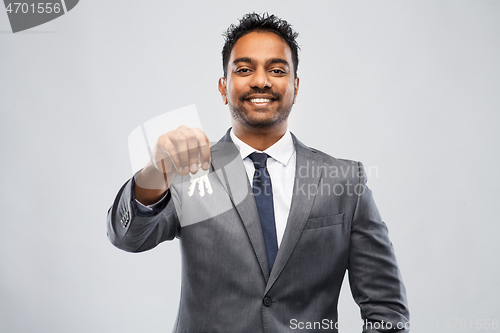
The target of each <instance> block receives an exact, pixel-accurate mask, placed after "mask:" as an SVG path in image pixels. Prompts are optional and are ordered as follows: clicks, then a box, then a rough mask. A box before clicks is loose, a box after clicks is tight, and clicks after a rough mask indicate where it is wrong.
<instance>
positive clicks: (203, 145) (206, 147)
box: [197, 128, 210, 170]
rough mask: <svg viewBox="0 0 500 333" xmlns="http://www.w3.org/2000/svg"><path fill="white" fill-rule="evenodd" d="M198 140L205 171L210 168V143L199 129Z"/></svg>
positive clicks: (201, 161) (202, 165)
mask: <svg viewBox="0 0 500 333" xmlns="http://www.w3.org/2000/svg"><path fill="white" fill-rule="evenodd" d="M197 130H198V131H197V139H198V145H199V149H200V163H201V167H202V168H203V170H208V169H209V168H210V142H209V141H208V138H207V136H206V135H205V133H203V132H202V131H201V130H200V129H199V128H198V129H197Z"/></svg>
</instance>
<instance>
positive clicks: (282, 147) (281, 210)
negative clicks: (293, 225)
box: [230, 129, 297, 247]
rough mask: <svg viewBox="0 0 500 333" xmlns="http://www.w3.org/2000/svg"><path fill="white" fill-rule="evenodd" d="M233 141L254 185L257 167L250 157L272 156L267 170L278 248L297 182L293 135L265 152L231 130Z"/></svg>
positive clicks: (287, 132) (288, 133) (284, 137)
mask: <svg viewBox="0 0 500 333" xmlns="http://www.w3.org/2000/svg"><path fill="white" fill-rule="evenodd" d="M230 135H231V139H232V140H233V142H234V144H235V145H236V146H238V148H239V150H240V155H241V158H242V159H243V164H244V166H245V169H246V171H247V176H248V180H249V181H250V184H253V175H254V172H255V167H254V165H253V162H252V160H251V159H250V158H249V157H248V155H250V154H251V153H253V152H259V153H266V154H267V155H269V156H270V158H268V159H267V170H268V171H269V176H270V177H271V184H272V187H273V204H274V220H275V223H276V236H277V238H278V247H279V246H280V244H281V240H282V239H283V234H284V233H285V228H286V223H287V220H288V214H289V212H290V206H291V204H292V194H293V185H294V182H295V164H296V163H295V161H296V159H297V157H296V154H295V146H294V144H293V139H292V135H291V134H290V132H289V131H286V133H285V135H283V137H282V138H281V139H279V140H278V141H277V142H276V143H275V144H274V145H272V146H271V147H269V148H267V149H266V150H264V151H263V152H261V151H259V150H257V149H254V148H252V147H250V146H249V145H247V144H246V143H244V142H243V141H241V140H240V139H239V138H238V137H237V136H236V135H235V134H234V133H233V130H232V129H231V132H230Z"/></svg>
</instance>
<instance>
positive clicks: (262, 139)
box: [233, 121, 287, 151]
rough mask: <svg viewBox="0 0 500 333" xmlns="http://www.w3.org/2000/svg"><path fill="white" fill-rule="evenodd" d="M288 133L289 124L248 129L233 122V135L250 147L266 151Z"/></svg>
mask: <svg viewBox="0 0 500 333" xmlns="http://www.w3.org/2000/svg"><path fill="white" fill-rule="evenodd" d="M286 131H287V122H286V121H284V122H283V123H282V124H279V125H278V126H275V127H272V128H269V129H267V128H246V127H244V126H242V125H241V124H239V123H237V122H235V121H233V133H234V135H236V136H237V137H238V138H239V139H240V140H241V141H243V142H244V143H246V144H247V145H249V146H250V147H252V148H254V149H257V150H260V151H264V150H266V149H267V148H269V147H271V146H272V145H274V144H275V143H276V142H278V140H279V139H281V138H282V137H283V135H285V133H286Z"/></svg>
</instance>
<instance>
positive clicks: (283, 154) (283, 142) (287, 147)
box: [229, 129, 295, 165]
mask: <svg viewBox="0 0 500 333" xmlns="http://www.w3.org/2000/svg"><path fill="white" fill-rule="evenodd" d="M229 135H230V136H231V140H233V142H234V144H235V145H236V146H238V148H239V149H240V155H241V158H242V159H245V158H247V157H248V155H250V154H251V153H253V152H255V151H256V152H259V153H262V152H261V151H259V150H257V149H255V148H252V147H250V146H249V145H247V144H246V143H245V142H243V141H241V140H240V139H239V138H238V137H237V136H236V135H235V134H234V132H233V129H231V131H230V133H229ZM263 152H264V153H266V154H268V155H269V156H271V157H272V158H273V159H275V160H276V161H278V162H280V163H281V164H283V165H287V164H288V162H289V161H290V157H292V155H293V153H294V152H295V145H294V144H293V139H292V135H291V134H290V131H286V132H285V135H283V136H282V137H281V139H279V140H278V141H277V142H276V143H275V144H273V145H272V146H271V147H269V148H267V149H266V150H264V151H263Z"/></svg>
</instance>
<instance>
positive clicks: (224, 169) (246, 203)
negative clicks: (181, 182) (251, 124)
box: [211, 131, 269, 282]
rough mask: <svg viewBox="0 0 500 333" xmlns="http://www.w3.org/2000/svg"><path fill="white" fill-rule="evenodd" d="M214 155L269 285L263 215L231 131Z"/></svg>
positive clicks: (215, 147)
mask: <svg viewBox="0 0 500 333" xmlns="http://www.w3.org/2000/svg"><path fill="white" fill-rule="evenodd" d="M211 154H212V166H213V168H214V171H215V173H216V174H217V176H218V177H219V180H220V181H221V183H222V185H223V186H224V188H225V189H226V191H227V192H228V194H229V197H230V198H231V201H232V202H233V205H234V207H235V208H236V211H237V212H238V215H239V216H240V218H241V220H242V222H243V225H244V226H245V229H246V231H247V234H248V238H249V239H250V242H251V243H252V247H253V250H254V252H255V255H256V256H257V260H258V262H259V265H260V268H261V270H262V274H263V275H264V278H265V280H266V282H267V281H268V279H269V266H268V263H267V256H266V247H265V244H264V237H263V235H262V228H261V226H260V219H259V212H258V210H257V205H256V203H255V198H254V197H253V195H250V194H251V193H252V188H251V186H250V183H249V182H248V176H247V173H246V170H245V166H244V165H243V160H242V159H241V156H240V152H239V150H238V148H237V147H236V145H235V144H234V143H233V142H232V140H231V137H230V135H229V131H228V132H227V133H226V135H225V136H224V137H223V138H222V139H221V140H220V141H219V142H218V143H217V144H216V145H214V146H213V147H212V149H211Z"/></svg>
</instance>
